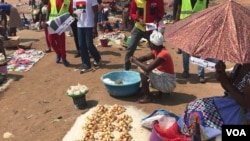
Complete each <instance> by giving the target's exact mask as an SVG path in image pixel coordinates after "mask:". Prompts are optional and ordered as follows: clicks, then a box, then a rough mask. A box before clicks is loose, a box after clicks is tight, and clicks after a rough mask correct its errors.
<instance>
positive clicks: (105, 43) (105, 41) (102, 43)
mask: <svg viewBox="0 0 250 141" xmlns="http://www.w3.org/2000/svg"><path fill="white" fill-rule="evenodd" d="M100 42H101V45H102V47H108V42H109V40H108V39H100Z"/></svg>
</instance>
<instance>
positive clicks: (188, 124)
mask: <svg viewBox="0 0 250 141" xmlns="http://www.w3.org/2000/svg"><path fill="white" fill-rule="evenodd" d="M246 84H250V72H248V73H247V74H246V75H245V76H244V77H243V78H242V80H241V81H240V82H239V83H238V84H236V85H235V87H236V88H237V89H238V90H239V91H240V92H243V89H244V87H245V85H246ZM227 93H228V92H227ZM248 121H250V112H249V110H247V112H244V110H243V109H242V107H241V106H240V105H239V104H238V103H237V102H236V101H235V100H234V99H233V98H232V97H231V96H230V94H228V95H227V96H222V97H219V96H218V97H211V98H203V99H198V100H195V101H193V102H191V103H189V104H188V105H187V107H186V110H185V112H184V113H183V115H182V116H181V117H180V118H179V120H178V121H177V122H178V125H179V127H180V129H181V132H182V133H183V134H187V135H191V136H192V137H193V138H195V137H198V138H199V139H201V140H209V139H213V138H215V137H216V136H219V135H221V126H222V125H223V124H224V125H245V124H248Z"/></svg>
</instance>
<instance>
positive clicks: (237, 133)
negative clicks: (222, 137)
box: [226, 129, 247, 136]
mask: <svg viewBox="0 0 250 141" xmlns="http://www.w3.org/2000/svg"><path fill="white" fill-rule="evenodd" d="M226 132H227V136H247V134H246V132H245V130H244V129H226Z"/></svg>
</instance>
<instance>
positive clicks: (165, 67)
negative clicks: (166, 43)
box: [152, 48, 174, 74]
mask: <svg viewBox="0 0 250 141" xmlns="http://www.w3.org/2000/svg"><path fill="white" fill-rule="evenodd" d="M152 54H153V55H154V56H155V58H161V59H163V60H164V62H163V63H161V65H159V66H158V67H157V69H158V70H159V71H162V72H166V73H169V74H174V63H173V60H172V57H171V55H170V53H169V52H168V51H167V50H166V49H165V48H163V49H162V50H161V51H160V52H159V53H158V54H157V52H156V51H155V50H152Z"/></svg>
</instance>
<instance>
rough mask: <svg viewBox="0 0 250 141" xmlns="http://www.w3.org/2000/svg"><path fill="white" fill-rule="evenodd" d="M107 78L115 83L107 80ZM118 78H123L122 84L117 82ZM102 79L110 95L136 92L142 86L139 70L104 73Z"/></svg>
mask: <svg viewBox="0 0 250 141" xmlns="http://www.w3.org/2000/svg"><path fill="white" fill-rule="evenodd" d="M107 79H109V80H111V82H113V83H111V82H110V81H109V82H108V81H106V80H107ZM117 80H121V81H122V84H115V83H114V82H115V81H117ZM101 81H102V82H103V84H104V86H105V88H106V90H107V91H108V93H109V94H110V95H112V96H116V97H119V96H130V95H133V94H135V93H136V92H137V91H138V89H139V87H140V82H141V78H140V74H139V73H138V72H135V71H125V70H122V71H113V72H109V73H106V74H104V75H102V76H101Z"/></svg>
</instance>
